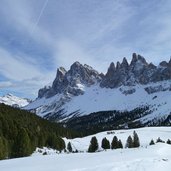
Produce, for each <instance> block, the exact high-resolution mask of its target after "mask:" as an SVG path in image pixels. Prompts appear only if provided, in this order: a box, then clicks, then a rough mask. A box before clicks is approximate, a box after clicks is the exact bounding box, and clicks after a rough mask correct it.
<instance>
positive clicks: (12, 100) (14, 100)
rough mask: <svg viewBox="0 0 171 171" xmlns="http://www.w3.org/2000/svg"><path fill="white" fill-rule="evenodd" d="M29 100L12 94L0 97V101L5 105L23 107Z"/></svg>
mask: <svg viewBox="0 0 171 171" xmlns="http://www.w3.org/2000/svg"><path fill="white" fill-rule="evenodd" d="M30 102H31V101H30V100H29V99H26V98H20V97H17V96H14V95H12V94H7V95H4V96H2V97H0V103H4V104H6V105H9V106H14V107H24V106H26V105H28V104H29V103H30Z"/></svg>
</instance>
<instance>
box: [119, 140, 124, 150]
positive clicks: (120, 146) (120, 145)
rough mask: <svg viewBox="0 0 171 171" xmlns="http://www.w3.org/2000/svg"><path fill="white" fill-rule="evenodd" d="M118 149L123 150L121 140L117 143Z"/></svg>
mask: <svg viewBox="0 0 171 171" xmlns="http://www.w3.org/2000/svg"><path fill="white" fill-rule="evenodd" d="M118 148H123V144H122V141H121V140H119V141H118Z"/></svg>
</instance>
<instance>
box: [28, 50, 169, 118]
mask: <svg viewBox="0 0 171 171" xmlns="http://www.w3.org/2000/svg"><path fill="white" fill-rule="evenodd" d="M159 92H162V93H159ZM170 93H171V60H170V61H169V62H166V61H162V62H161V63H160V64H159V65H158V66H155V65H154V64H152V63H148V62H147V61H146V60H145V58H144V57H142V56H141V55H137V54H136V53H133V55H132V60H131V62H130V63H128V61H127V59H126V58H123V60H122V62H121V63H120V62H117V63H116V65H115V64H114V63H113V62H112V63H111V64H110V66H109V68H108V70H107V73H106V74H105V75H104V74H102V73H101V74H100V73H98V72H97V71H96V70H95V69H93V68H92V67H90V66H88V65H86V64H84V65H82V64H80V63H79V62H75V63H73V64H72V65H71V67H70V69H69V70H68V71H67V70H65V68H63V67H60V68H58V69H57V74H56V78H55V80H54V81H53V84H52V86H48V87H47V86H46V87H44V88H42V89H40V90H39V92H38V98H37V99H36V100H35V101H34V102H32V103H31V104H29V105H28V106H27V107H26V108H25V109H27V110H34V111H35V112H36V113H37V114H38V115H40V116H43V117H45V118H48V119H53V120H61V119H65V118H68V117H73V116H79V115H85V114H89V113H92V112H98V111H107V110H134V109H135V108H137V107H139V106H147V105H151V106H153V107H151V109H150V110H151V111H153V112H152V114H153V116H152V115H151V119H154V118H155V117H156V115H158V116H160V117H162V113H165V114H169V113H170V112H171V107H170V105H169V101H170V100H171V99H170V97H171V96H170V95H171V94H170ZM163 97H165V98H163ZM156 106H157V107H156ZM158 108H160V110H158Z"/></svg>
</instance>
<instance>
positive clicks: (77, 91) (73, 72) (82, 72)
mask: <svg viewBox="0 0 171 171" xmlns="http://www.w3.org/2000/svg"><path fill="white" fill-rule="evenodd" d="M101 79H102V76H101V75H100V74H99V73H98V72H97V71H96V70H94V69H93V68H92V67H90V66H88V65H86V64H85V65H82V64H80V63H79V62H75V63H74V64H72V65H71V67H70V70H69V71H66V70H65V69H64V68H63V67H60V68H58V69H57V74H56V78H55V80H54V82H53V84H52V87H44V88H43V89H40V90H39V93H38V97H39V98H41V97H46V98H49V97H52V96H54V95H56V94H58V93H64V94H68V93H69V94H71V95H74V96H78V95H81V94H83V93H84V92H83V89H82V87H83V86H88V87H89V86H91V85H93V84H95V83H98V82H100V81H101Z"/></svg>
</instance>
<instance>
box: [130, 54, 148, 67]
mask: <svg viewBox="0 0 171 171" xmlns="http://www.w3.org/2000/svg"><path fill="white" fill-rule="evenodd" d="M137 62H139V63H142V64H144V65H148V63H147V61H146V60H145V58H144V57H143V56H141V55H139V54H136V53H133V54H132V60H131V64H130V65H135V64H136V63H137Z"/></svg>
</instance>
